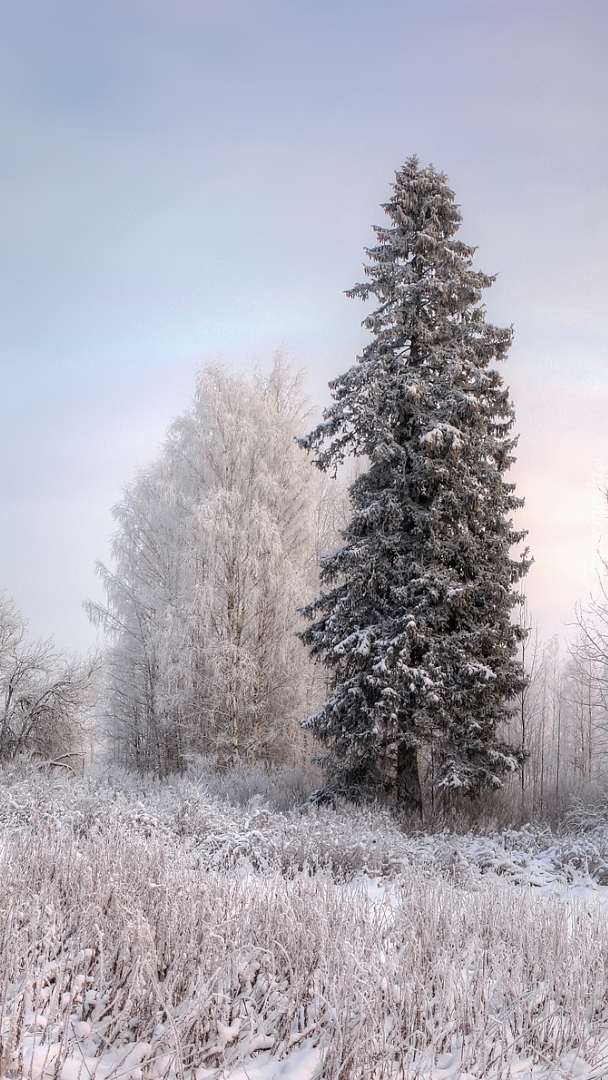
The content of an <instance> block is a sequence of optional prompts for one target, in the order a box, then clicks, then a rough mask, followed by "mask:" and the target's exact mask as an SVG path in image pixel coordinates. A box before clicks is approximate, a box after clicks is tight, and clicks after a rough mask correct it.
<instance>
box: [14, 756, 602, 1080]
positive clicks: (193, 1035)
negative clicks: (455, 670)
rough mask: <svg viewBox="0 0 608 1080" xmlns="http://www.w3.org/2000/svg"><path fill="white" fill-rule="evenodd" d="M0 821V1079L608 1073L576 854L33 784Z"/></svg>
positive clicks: (543, 837) (596, 841) (340, 819)
mask: <svg viewBox="0 0 608 1080" xmlns="http://www.w3.org/2000/svg"><path fill="white" fill-rule="evenodd" d="M0 823H1V837H2V839H1V851H0V926H2V927H3V932H2V935H1V943H0V980H1V982H0V1015H1V1017H2V1025H1V1040H2V1049H1V1054H2V1058H1V1068H0V1075H2V1076H3V1077H8V1078H11V1077H14V1078H15V1080H20V1078H22V1077H23V1078H25V1077H31V1078H32V1080H41V1078H42V1080H44V1078H46V1077H56V1078H57V1080H81V1078H83V1080H85V1078H88V1077H90V1076H96V1077H98V1078H99V1080H114V1078H116V1080H118V1078H119V1077H123V1078H125V1080H128V1078H132V1080H142V1078H144V1077H150V1078H152V1080H153V1078H155V1077H167V1078H172V1077H176V1078H178V1080H182V1078H184V1080H207V1078H209V1080H211V1078H212V1077H213V1078H215V1077H217V1078H218V1080H219V1078H220V1077H223V1078H231V1080H246V1078H247V1077H249V1080H272V1077H277V1078H279V1077H282V1078H284V1080H290V1078H291V1080H313V1077H315V1076H323V1077H324V1078H326V1080H338V1078H340V1080H342V1078H345V1080H347V1078H351V1077H352V1078H361V1080H362V1078H363V1077H378V1078H383V1077H387V1078H388V1077H391V1078H393V1077H395V1078H396V1077H407V1080H414V1078H415V1077H418V1076H425V1077H433V1078H435V1080H440V1078H441V1080H449V1078H451V1077H462V1078H463V1080H464V1078H465V1077H469V1078H471V1077H474V1078H475V1080H481V1078H484V1080H493V1078H496V1080H498V1078H503V1077H505V1078H506V1077H510V1076H513V1077H521V1078H522V1080H525V1078H526V1077H530V1076H533V1077H534V1078H535V1080H537V1078H539V1080H540V1078H541V1077H542V1078H544V1077H547V1078H548V1077H556V1078H557V1077H564V1078H565V1077H572V1078H573V1080H574V1078H576V1080H591V1078H599V1077H601V1076H604V1075H608V998H607V995H606V957H607V956H608V922H607V920H606V914H605V912H604V909H603V904H602V903H591V902H590V899H589V898H593V897H599V898H600V900H601V899H603V893H602V886H601V885H599V884H598V883H594V882H593V880H592V878H591V877H590V876H589V874H588V871H587V869H586V868H585V867H584V866H583V867H582V868H581V867H580V866H579V867H578V868H577V867H574V866H573V867H572V868H571V872H568V871H567V869H566V865H567V864H565V863H563V862H562V863H561V865H560V862H559V861H560V859H561V858H562V856H563V854H564V852H566V851H568V850H570V851H574V850H577V846H576V838H575V837H570V838H569V839H567V838H561V839H557V838H555V837H553V838H551V837H549V836H548V835H547V834H546V833H543V832H542V830H541V831H539V832H534V830H519V831H518V832H512V833H511V834H505V835H504V836H503V837H502V838H501V837H499V836H495V837H472V836H468V837H462V838H456V837H449V836H447V835H446V834H444V835H442V836H439V837H423V836H420V837H407V836H405V835H404V834H403V833H402V832H400V830H399V828H398V826H397V825H396V824H395V823H394V822H391V821H390V819H389V818H387V817H386V816H385V815H383V814H376V815H374V814H373V812H371V811H352V810H348V809H346V808H345V809H343V810H341V811H339V812H337V813H332V812H329V811H325V812H324V813H320V812H313V813H306V814H287V815H282V814H276V813H272V812H271V811H269V810H268V809H264V807H261V806H260V805H258V804H256V803H255V800H254V805H253V806H250V807H249V809H246V810H239V809H238V808H235V807H231V806H229V805H227V804H225V805H222V804H220V803H219V802H218V801H217V800H213V799H211V798H210V797H209V796H208V795H206V794H205V792H204V791H202V790H201V789H200V788H199V787H197V785H195V784H192V783H190V784H189V783H187V782H186V781H184V782H182V783H181V784H176V785H173V788H172V789H169V788H168V787H161V786H159V785H149V787H148V790H144V789H143V788H139V789H138V790H131V789H129V787H128V785H123V787H122V788H121V787H120V786H118V785H117V784H114V785H111V784H109V783H107V782H105V781H102V780H92V779H91V778H86V777H85V778H82V779H81V780H77V781H72V782H71V783H70V782H68V781H65V780H53V779H48V778H44V777H40V776H38V775H37V776H36V777H35V778H34V780H33V781H32V779H30V778H27V777H26V778H23V777H22V778H21V779H17V780H13V781H12V782H6V783H5V784H3V785H0ZM599 828H600V826H598V825H597V824H596V828H595V833H594V835H593V837H592V838H591V840H589V838H588V837H584V836H581V837H579V838H578V839H579V842H580V849H581V851H583V852H584V851H585V850H586V849H587V850H588V849H590V847H595V849H596V851H597V852H600V853H601V850H602V843H601V837H600V836H599V834H598V835H596V834H597V830H598V829H599ZM340 834H341V842H342V849H341V850H342V860H340V858H339V851H340ZM549 840H551V841H552V844H548V843H547V841H549ZM374 841H375V843H374ZM543 841H544V848H543ZM393 844H394V845H395V846H396V848H397V851H396V854H394V855H393V860H394V861H393V864H392V867H390V866H387V868H386V869H385V871H384V872H385V875H386V876H385V877H384V878H382V877H380V874H379V873H378V866H379V865H382V864H386V863H387V862H388V861H390V860H389V849H390V847H391V845H393ZM399 844H400V845H401V846H399ZM601 857H603V856H601V854H599V855H598V858H601ZM501 860H502V861H501ZM517 873H519V881H520V882H522V881H524V882H525V875H526V873H527V874H528V875H529V876H530V875H532V876H534V875H541V876H542V874H544V877H543V878H542V881H541V880H540V879H539V882H538V884H539V885H542V888H534V887H532V888H530V887H529V886H528V885H526V884H525V883H524V885H523V886H522V885H521V884H520V885H517V884H516V882H517V881H518V877H517ZM569 882H570V886H572V885H574V886H575V887H576V888H577V889H578V891H579V892H581V891H584V894H585V899H584V900H583V901H580V900H575V899H574V900H573V899H568V898H567V896H566V890H567V887H568V883H569ZM585 882H586V884H585ZM550 889H553V890H558V889H560V890H561V895H553V894H551V893H550V892H549V894H547V890H550Z"/></svg>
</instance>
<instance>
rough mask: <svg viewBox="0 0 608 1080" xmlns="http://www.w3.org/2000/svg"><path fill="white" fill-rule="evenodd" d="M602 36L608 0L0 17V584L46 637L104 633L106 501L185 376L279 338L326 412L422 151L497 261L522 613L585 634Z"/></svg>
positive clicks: (109, 5) (349, 0)
mask: <svg viewBox="0 0 608 1080" xmlns="http://www.w3.org/2000/svg"><path fill="white" fill-rule="evenodd" d="M607 39H608V6H607V5H606V3H605V0H597V2H596V0H568V2H565V0H561V2H560V0H548V2H543V0H424V2H423V0H417V2H413V0H374V2H373V3H370V2H369V0H366V2H365V3H364V2H360V0H323V2H319V0H162V2H161V0H53V2H52V3H50V2H49V0H0V124H1V128H2V137H1V139H0V276H1V287H0V361H1V365H2V383H1V385H2V390H3V392H2V395H0V421H1V422H0V440H1V443H0V454H1V461H2V467H1V469H0V504H1V508H2V515H3V529H2V534H1V536H0V587H4V588H5V589H6V590H7V591H8V592H10V593H12V594H13V596H14V597H15V599H16V601H17V603H18V604H19V605H20V606H21V607H22V608H23V610H24V611H25V613H26V615H27V616H28V617H29V619H30V622H31V627H32V630H33V631H34V632H35V633H36V634H44V635H48V634H52V633H55V636H56V640H57V642H58V644H60V645H66V646H69V647H72V648H78V647H81V646H83V645H87V644H88V643H89V642H90V641H91V640H92V637H93V633H92V630H91V629H90V628H89V627H88V624H87V622H86V618H85V616H84V613H83V612H82V611H81V607H80V605H81V603H82V600H83V599H84V598H85V597H86V596H97V595H98V586H97V583H96V580H95V578H94V576H93V563H94V560H95V559H96V558H99V557H101V558H103V559H106V558H107V555H108V540H109V537H110V534H111V531H112V523H111V519H110V514H109V511H110V507H111V505H112V504H113V503H114V502H115V501H116V500H117V498H118V497H119V494H120V486H121V484H122V483H123V482H125V481H126V480H128V479H129V477H130V476H131V475H132V474H133V470H134V468H135V467H136V465H137V463H138V462H143V461H145V460H146V459H147V458H148V457H149V456H150V455H151V454H152V453H153V452H154V450H155V447H156V446H157V445H158V443H159V441H160V439H161V437H162V434H163V432H164V430H165V428H166V426H167V424H168V422H169V420H170V418H171V417H172V416H173V415H175V414H176V413H178V412H180V411H181V410H182V409H183V408H185V407H186V405H187V403H188V399H189V397H190V395H191V392H192V389H193V382H194V373H195V371H196V368H197V366H199V365H200V364H201V363H202V362H204V361H205V360H207V359H210V358H212V357H216V356H218V355H221V356H223V358H224V359H225V360H226V361H232V362H234V363H235V364H236V365H238V366H248V365H251V364H253V363H254V362H255V360H258V359H259V360H261V361H264V360H265V359H266V358H267V357H269V355H270V354H271V353H272V351H273V350H274V349H275V348H276V347H277V345H279V344H280V343H284V345H285V347H286V348H287V350H288V351H289V352H290V353H291V354H292V355H293V356H294V357H295V358H296V360H297V361H298V362H299V363H300V364H301V365H302V366H304V367H306V368H307V369H308V370H309V372H310V390H311V394H312V396H313V399H314V401H315V402H317V403H322V402H324V401H325V400H326V399H327V392H326V382H327V379H328V378H329V377H331V376H333V375H336V374H338V373H339V372H340V371H342V370H345V369H346V368H347V367H348V366H350V364H351V363H352V362H353V360H354V357H355V354H356V352H357V351H358V350H359V349H360V348H361V346H362V345H363V344H364V342H365V340H366V334H365V332H364V331H363V330H362V329H361V326H360V321H361V318H362V317H363V313H364V309H363V308H362V306H361V305H360V304H358V303H357V302H355V301H349V300H347V299H346V298H345V297H344V296H343V290H344V289H346V288H349V287H350V286H351V285H352V284H354V282H355V281H357V280H360V278H361V264H362V262H363V258H364V256H363V247H364V245H365V244H369V243H370V242H373V236H372V233H371V225H372V224H374V223H379V222H381V221H382V218H383V215H382V212H381V211H380V209H379V203H381V202H382V201H384V200H385V199H386V198H387V197H388V196H389V194H390V188H389V185H390V181H391V179H392V174H393V172H394V170H395V169H396V168H398V167H399V166H400V165H401V164H402V163H403V161H404V159H405V158H406V157H408V156H409V155H411V154H412V153H417V154H418V155H419V156H420V158H421V161H422V162H423V163H424V164H426V163H428V162H429V161H432V162H433V163H434V164H435V166H436V167H438V168H440V169H443V170H445V171H446V172H447V173H448V176H449V179H450V183H451V185H452V187H453V188H454V190H455V191H456V194H457V198H458V201H459V202H460V203H461V206H462V212H463V217H464V225H463V228H462V231H461V236H462V239H463V240H465V241H467V242H470V243H473V244H477V245H478V247H479V251H478V259H477V262H478V265H479V267H480V268H482V269H484V270H486V271H487V272H489V273H494V272H498V274H499V278H498V281H497V283H496V285H495V286H494V287H493V289H492V290H491V291H490V292H489V293H488V294H487V306H488V312H489V315H490V317H491V318H492V319H493V320H494V321H496V322H498V323H499V324H500V323H504V324H509V323H513V324H514V326H515V332H516V338H515V345H514V347H513V350H512V354H511V359H510V361H509V364H508V366H507V367H506V368H505V377H506V380H507V382H508V383H509V384H510V386H511V388H512V393H513V397H514V399H515V405H516V409H517V414H518V423H517V427H518V430H519V431H520V432H521V441H520V447H519V462H518V466H517V472H516V479H517V481H518V485H519V490H520V493H521V494H523V495H524V496H526V498H527V507H526V510H525V511H524V512H523V513H522V518H524V519H525V522H526V523H528V524H529V527H530V545H531V547H532V549H533V553H534V555H535V556H536V560H537V561H536V565H535V567H534V569H533V571H532V572H531V574H530V576H529V589H528V591H529V594H530V601H531V606H532V609H533V613H534V614H535V615H536V616H537V618H538V619H539V620H540V622H541V628H542V630H543V632H544V633H545V634H549V633H552V632H553V631H554V630H556V629H559V628H560V627H561V626H562V625H563V624H564V623H566V622H568V621H570V620H571V619H572V608H573V604H574V602H575V600H576V599H577V598H582V597H584V595H585V592H586V590H587V588H588V585H589V572H588V570H589V565H590V564H591V563H592V561H593V548H594V544H595V542H596V540H595V539H594V536H595V533H594V530H595V531H597V528H596V526H594V525H593V524H592V522H591V520H590V519H591V515H592V512H593V505H592V504H593V483H592V474H593V472H594V469H596V465H595V462H596V461H598V460H600V459H603V460H604V463H605V465H606V466H607V467H608V445H607V434H608V431H607V429H608V420H607V417H608V314H607V311H608V308H607V303H606V297H607V293H608V213H607V210H606V204H607V188H608V181H607V176H608V140H607V127H608V124H607V120H606V103H607V102H608V86H607V83H608V65H607V64H606V47H607V44H608V40H607ZM596 471H597V470H596Z"/></svg>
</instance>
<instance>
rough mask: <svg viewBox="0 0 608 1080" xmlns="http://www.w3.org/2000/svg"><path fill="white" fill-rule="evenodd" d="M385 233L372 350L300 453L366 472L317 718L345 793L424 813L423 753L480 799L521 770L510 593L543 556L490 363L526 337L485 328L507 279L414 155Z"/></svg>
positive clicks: (367, 289) (376, 270) (446, 781)
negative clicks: (485, 299) (509, 741)
mask: <svg viewBox="0 0 608 1080" xmlns="http://www.w3.org/2000/svg"><path fill="white" fill-rule="evenodd" d="M392 186H393V190H394V194H393V196H392V198H391V199H390V201H389V202H388V203H386V204H385V205H384V206H383V209H384V210H385V212H386V213H387V215H388V217H389V218H390V221H391V227H389V228H379V227H376V228H375V230H374V231H375V233H376V236H377V239H378V245H377V246H376V247H373V248H371V249H366V250H367V255H368V257H369V259H370V262H371V265H369V266H366V267H365V271H366V274H367V278H368V280H367V281H365V282H364V283H363V284H358V285H355V287H354V288H353V289H351V290H350V291H349V292H348V293H347V295H348V296H355V297H360V298H361V299H363V300H366V299H367V297H368V296H369V294H370V293H371V294H373V295H374V296H375V297H376V298H377V300H378V301H379V306H378V307H377V309H376V310H375V311H374V312H373V313H372V314H370V315H368V316H367V318H366V319H365V320H364V322H363V325H364V326H365V327H367V328H368V329H369V330H370V331H371V332H372V340H371V341H370V343H369V344H368V345H367V347H366V348H365V349H364V351H363V354H362V355H361V356H360V357H358V358H357V363H356V364H355V365H354V366H353V367H352V368H351V369H350V370H349V371H347V372H346V374H345V375H342V376H340V377H339V378H337V379H335V380H334V381H333V382H332V383H330V387H331V389H332V396H333V399H334V404H333V405H331V407H330V408H329V409H327V411H326V412H325V414H324V422H323V423H321V424H320V425H319V426H318V427H317V428H316V429H315V430H314V431H313V432H312V433H311V434H310V435H308V436H306V438H304V439H302V440H301V441H302V444H303V445H304V446H305V447H306V448H307V449H309V450H313V451H315V452H316V453H317V457H316V459H315V460H316V464H317V465H318V467H319V468H320V469H321V470H324V471H327V470H330V471H333V472H335V470H336V469H337V468H338V466H339V465H340V464H341V463H342V462H343V461H344V460H345V459H346V458H347V457H349V456H355V457H361V458H363V459H367V462H366V465H368V466H369V467H368V468H367V469H366V471H364V472H362V473H361V475H359V477H358V479H357V480H356V481H355V483H354V484H353V485H352V487H351V488H350V499H351V508H352V519H351V521H350V523H349V525H348V526H347V528H346V529H345V530H344V532H343V533H342V536H343V539H344V545H343V546H342V547H341V548H340V550H338V551H336V552H335V553H334V554H332V555H329V556H327V557H325V558H324V559H323V560H322V571H321V573H322V582H323V584H324V586H325V591H324V592H323V593H322V595H321V596H320V597H319V598H318V599H317V600H316V601H314V602H313V603H312V604H310V605H309V606H308V607H307V608H306V609H305V614H306V615H307V616H308V618H309V619H310V620H311V625H310V626H309V627H308V628H307V629H306V630H305V631H304V633H303V635H302V636H303V639H304V641H305V642H306V643H307V644H309V645H310V646H311V652H312V654H313V655H314V656H317V657H319V658H321V659H322V660H323V662H324V663H325V664H326V665H327V666H328V667H329V668H331V669H333V688H332V691H331V693H330V696H329V699H328V701H327V702H326V704H325V705H324V707H323V708H322V709H321V711H320V712H318V713H317V714H316V715H315V716H312V717H310V718H309V720H308V721H305V725H306V726H308V727H309V728H310V729H311V730H312V731H313V732H314V734H315V735H316V736H317V738H319V739H320V740H322V741H323V742H324V743H325V744H326V745H327V749H328V754H327V758H326V764H327V765H328V766H329V775H330V782H331V784H332V786H336V787H341V788H342V789H343V790H346V791H348V792H351V793H355V792H357V791H365V790H367V791H370V790H371V791H372V792H376V793H378V792H381V791H383V790H384V791H386V792H388V793H390V794H391V795H392V796H393V797H395V798H396V799H397V800H399V802H401V803H402V804H404V805H409V806H410V807H416V808H418V809H419V808H420V806H421V784H420V765H421V752H422V754H423V756H424V758H425V760H426V761H432V766H433V767H432V771H433V783H434V785H436V786H439V787H442V788H448V789H459V790H460V791H462V792H466V793H469V794H474V793H477V792H478V791H480V790H481V789H483V788H496V787H499V786H500V785H501V783H502V779H503V777H504V775H505V774H506V773H508V772H510V771H511V770H513V769H514V768H515V767H516V765H517V758H518V755H517V751H516V750H515V749H514V748H513V747H510V746H508V745H505V744H504V743H503V742H502V741H501V740H500V738H499V729H500V725H501V722H502V721H504V720H505V719H506V718H507V717H508V715H509V714H510V709H511V707H510V702H511V701H512V700H513V698H514V697H515V695H516V694H517V693H518V692H519V691H520V689H521V688H522V685H523V672H522V669H521V665H520V663H519V662H518V661H517V659H516V652H517V644H518V641H519V640H520V639H521V634H522V632H521V630H520V628H519V627H518V626H517V625H514V624H513V622H512V621H511V611H512V608H513V606H514V605H515V604H516V603H517V602H518V600H519V596H518V594H517V593H516V592H515V591H514V589H513V586H514V584H515V583H516V582H517V581H519V579H520V578H521V577H522V576H523V574H525V572H526V571H527V569H528V566H529V561H528V560H527V559H526V557H525V554H524V555H523V556H521V557H520V558H519V559H513V558H511V556H510V549H511V547H512V546H513V545H514V544H518V543H520V542H521V540H522V539H523V536H524V535H525V534H524V533H522V532H518V531H516V530H515V529H514V526H513V523H512V521H511V518H510V514H511V512H512V511H513V510H514V509H515V508H516V507H518V506H521V505H522V500H521V499H519V498H517V497H516V496H515V494H514V485H513V484H510V483H506V482H505V479H504V474H505V472H506V471H507V470H508V469H509V467H510V465H511V464H512V462H513V460H514V459H513V456H512V451H513V447H514V445H515V442H516V440H515V439H514V438H512V437H511V435H510V431H511V428H512V425H513V421H514V411H513V406H512V404H511V402H510V400H509V396H508V391H507V390H506V389H505V388H504V387H503V383H502V379H501V376H500V375H499V374H498V372H497V371H495V370H494V369H493V368H492V367H491V364H492V362H493V361H499V360H503V359H504V357H505V354H506V352H507V349H508V347H509V344H510V342H511V337H512V332H511V330H510V329H504V330H503V329H498V328H497V327H495V326H491V325H490V324H489V323H486V321H485V316H484V311H483V307H482V306H481V305H480V303H479V301H480V298H481V295H482V290H483V289H485V288H487V287H488V286H489V285H491V284H492V282H493V280H494V278H493V277H488V276H487V275H486V274H483V273H480V272H479V271H475V270H473V269H472V259H473V254H474V251H475V249H474V248H472V247H468V246H467V245H465V244H463V243H461V242H459V241H457V240H454V239H452V237H453V236H454V234H455V233H456V231H457V229H458V227H459V225H460V222H461V216H460V212H459V209H458V206H457V205H456V204H455V202H454V193H453V192H452V191H451V190H450V189H449V187H448V186H447V182H446V177H445V175H444V174H442V173H438V172H436V171H435V169H434V168H433V167H432V166H430V167H429V168H424V169H423V168H420V167H419V163H418V159H417V158H416V157H412V158H410V159H409V160H408V161H407V162H406V164H405V165H404V167H403V168H402V169H401V170H400V171H399V172H397V173H396V179H395V183H394V184H393V185H392Z"/></svg>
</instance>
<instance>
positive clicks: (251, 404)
mask: <svg viewBox="0 0 608 1080" xmlns="http://www.w3.org/2000/svg"><path fill="white" fill-rule="evenodd" d="M304 411H305V402H304V399H303V396H302V391H301V386H300V380H299V378H298V377H297V376H294V375H293V374H292V373H291V372H290V370H289V368H288V365H286V363H285V361H284V360H283V358H282V357H281V356H280V355H277V356H276V357H275V361H274V364H273V368H272V371H271V373H270V375H269V376H268V377H263V376H262V375H257V376H256V377H255V378H254V379H253V380H248V379H246V378H244V377H243V376H239V375H234V374H230V373H229V372H227V371H226V370H225V369H224V368H223V367H221V366H219V365H212V366H209V367H207V368H205V369H204V370H203V371H202V372H201V374H200V376H199V378H198V381H197V388H196V394H195V398H194V401H193V404H192V406H191V408H190V409H188V410H187V411H186V412H185V413H184V414H183V415H182V416H181V417H179V418H178V419H177V420H176V421H175V422H174V423H173V425H172V426H171V428H170V430H169V433H168V436H167V439H166V441H165V444H164V446H163V448H162V451H161V453H160V455H159V457H158V459H157V460H156V461H155V462H154V463H153V464H152V465H151V466H149V467H148V468H147V469H144V470H142V471H141V472H140V473H139V475H138V476H137V478H136V480H135V481H134V483H133V484H131V485H130V486H129V487H128V488H127V489H126V491H125V496H124V498H123V500H122V502H121V503H120V504H119V506H118V507H117V508H116V510H115V518H116V520H117V523H118V532H117V534H116V537H115V540H114V545H113V554H114V561H115V566H114V568H113V569H112V570H108V569H107V568H105V567H101V568H100V573H101V574H102V577H103V580H104V584H105V586H106V590H107V596H108V603H107V605H106V606H105V607H104V608H102V607H97V608H96V607H94V606H92V607H91V614H92V615H93V617H94V618H97V619H98V620H100V621H101V622H102V623H103V624H104V626H105V627H106V629H107V630H108V631H109V634H110V636H111V638H112V642H113V644H112V648H111V651H110V661H109V670H110V691H109V702H110V707H109V716H110V728H111V732H112V737H113V740H114V743H115V746H116V747H117V752H118V753H119V754H120V756H121V757H122V759H123V760H125V761H127V762H128V763H131V764H135V765H137V766H140V767H143V768H149V769H154V770H156V771H157V772H159V773H161V774H164V773H166V772H169V771H174V770H179V769H182V768H183V767H184V764H185V761H186V760H187V757H188V755H189V754H191V753H193V752H203V753H212V754H215V755H217V758H218V762H219V764H221V765H229V764H231V763H234V762H236V761H238V760H245V761H260V760H261V761H268V762H283V761H291V762H293V761H294V760H295V759H296V757H297V756H298V753H299V750H300V747H301V744H302V734H301V732H300V729H299V725H298V723H297V719H298V718H299V717H300V716H301V713H302V710H304V709H306V707H307V705H308V704H309V699H310V694H311V692H312V691H313V690H314V686H315V680H314V678H313V677H312V675H311V672H312V666H311V664H310V662H309V660H308V658H307V656H306V651H305V650H304V649H303V647H302V645H301V643H300V641H299V640H298V638H297V637H296V630H297V629H298V626H299V616H298V613H297V609H298V607H299V606H300V605H301V604H302V603H303V602H305V600H306V599H307V598H308V597H309V596H310V595H311V591H312V588H313V584H312V582H313V580H314V577H315V575H316V565H315V559H314V548H315V536H316V531H317V511H318V505H319V499H320V490H321V485H320V481H319V478H318V476H317V475H315V470H314V469H313V468H312V467H311V465H310V463H309V462H308V460H307V458H306V455H305V454H304V453H303V451H302V450H301V449H300V448H299V447H298V445H297V443H296V441H295V435H296V434H298V433H299V432H301V430H302V422H303V421H302V417H303V412H304Z"/></svg>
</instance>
